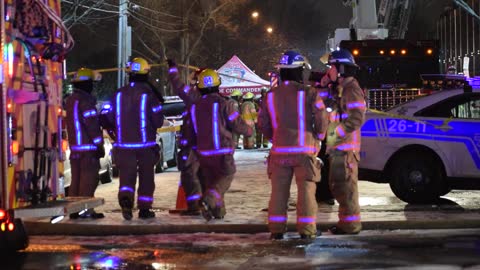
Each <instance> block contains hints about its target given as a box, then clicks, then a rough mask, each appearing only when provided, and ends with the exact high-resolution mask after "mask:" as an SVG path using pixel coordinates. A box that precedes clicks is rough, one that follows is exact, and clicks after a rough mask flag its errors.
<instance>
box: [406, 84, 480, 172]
mask: <svg viewBox="0 0 480 270" xmlns="http://www.w3.org/2000/svg"><path fill="white" fill-rule="evenodd" d="M415 116H419V117H420V118H422V119H424V120H425V121H427V122H429V123H431V124H433V125H431V127H432V128H428V129H429V131H428V132H429V133H431V135H432V139H433V140H434V141H435V144H436V145H437V146H438V149H439V150H440V151H441V153H442V155H443V156H441V157H440V158H442V160H443V162H444V165H445V170H446V173H447V176H449V177H460V178H480V93H470V92H466V93H461V94H459V95H455V96H452V97H449V98H447V99H445V100H442V101H440V102H438V103H436V104H433V105H430V106H428V107H426V108H425V109H423V110H420V111H419V112H417V113H415ZM428 126H430V125H428Z"/></svg>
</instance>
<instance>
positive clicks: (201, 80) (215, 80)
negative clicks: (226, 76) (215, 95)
mask: <svg viewBox="0 0 480 270" xmlns="http://www.w3.org/2000/svg"><path fill="white" fill-rule="evenodd" d="M220 84H221V80H220V76H218V73H217V72H216V71H215V70H213V69H209V68H207V69H205V70H203V71H202V72H200V74H198V88H210V87H216V86H220Z"/></svg>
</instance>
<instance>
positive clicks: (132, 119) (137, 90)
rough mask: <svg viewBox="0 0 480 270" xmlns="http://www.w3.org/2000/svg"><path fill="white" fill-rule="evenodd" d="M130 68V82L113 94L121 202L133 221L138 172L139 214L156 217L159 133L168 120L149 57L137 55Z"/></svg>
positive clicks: (124, 212)
mask: <svg viewBox="0 0 480 270" xmlns="http://www.w3.org/2000/svg"><path fill="white" fill-rule="evenodd" d="M127 71H128V73H129V80H130V82H129V84H128V85H126V86H124V87H122V88H120V89H118V90H117V92H116V93H115V95H114V96H113V100H112V102H111V104H112V113H111V114H110V115H112V116H113V119H112V121H113V122H114V123H115V129H116V130H115V133H116V138H117V140H116V142H115V143H114V145H113V147H114V151H115V152H114V155H115V156H116V159H115V160H116V163H117V166H118V168H119V171H120V187H119V192H118V201H119V204H120V206H121V207H122V215H123V218H124V219H126V220H131V219H132V217H133V214H132V208H133V202H134V197H135V186H136V179H137V172H138V181H139V184H138V190H137V207H138V209H139V213H138V217H139V218H141V219H148V218H154V217H155V213H154V212H153V211H152V204H153V193H154V190H155V182H154V167H155V164H156V163H157V162H158V160H159V158H160V153H159V151H160V147H159V146H158V144H157V142H156V136H157V129H158V128H160V127H162V125H163V120H164V117H163V114H162V103H161V102H162V100H160V98H161V96H158V94H156V93H155V92H156V90H155V89H154V88H153V86H152V85H151V84H150V83H149V82H148V76H149V71H150V65H149V64H148V62H147V61H146V60H145V59H143V58H139V57H137V58H134V59H133V60H132V61H131V62H130V63H129V66H128V70H127Z"/></svg>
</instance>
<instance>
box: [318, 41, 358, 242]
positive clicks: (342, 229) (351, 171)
mask: <svg viewBox="0 0 480 270" xmlns="http://www.w3.org/2000/svg"><path fill="white" fill-rule="evenodd" d="M328 63H329V65H330V66H331V68H330V69H329V70H328V71H327V74H326V75H325V76H324V77H323V78H322V80H321V85H322V86H325V87H326V86H328V85H329V84H333V89H334V94H333V97H332V102H327V103H328V105H327V106H328V107H329V108H328V110H329V111H331V112H330V113H329V114H330V115H329V118H330V124H329V127H328V131H327V152H328V153H329V161H330V177H329V184H330V190H331V191H332V193H333V196H334V197H335V200H336V201H337V202H338V203H339V208H338V218H339V221H338V222H337V225H335V226H333V227H331V228H330V232H331V233H333V234H357V233H359V232H360V231H361V229H362V224H361V220H360V205H359V202H358V162H359V160H360V155H359V154H360V139H361V138H360V128H361V126H362V125H363V123H364V121H365V111H366V102H365V96H364V93H363V91H362V89H361V88H360V86H359V84H358V82H357V80H356V79H355V78H354V74H355V72H356V70H357V68H358V66H357V65H356V63H355V60H354V58H353V56H352V54H351V53H350V52H349V51H348V50H345V49H340V50H337V51H333V52H332V53H331V54H330V57H329V60H328Z"/></svg>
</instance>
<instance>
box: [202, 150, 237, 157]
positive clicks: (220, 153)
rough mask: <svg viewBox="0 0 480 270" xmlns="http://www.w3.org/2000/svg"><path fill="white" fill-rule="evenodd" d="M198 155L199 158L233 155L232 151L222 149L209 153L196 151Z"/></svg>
mask: <svg viewBox="0 0 480 270" xmlns="http://www.w3.org/2000/svg"><path fill="white" fill-rule="evenodd" d="M198 153H199V154H200V155H201V156H216V155H226V154H233V149H231V148H222V149H216V150H210V151H202V150H198Z"/></svg>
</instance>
